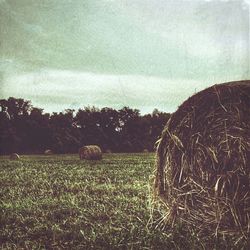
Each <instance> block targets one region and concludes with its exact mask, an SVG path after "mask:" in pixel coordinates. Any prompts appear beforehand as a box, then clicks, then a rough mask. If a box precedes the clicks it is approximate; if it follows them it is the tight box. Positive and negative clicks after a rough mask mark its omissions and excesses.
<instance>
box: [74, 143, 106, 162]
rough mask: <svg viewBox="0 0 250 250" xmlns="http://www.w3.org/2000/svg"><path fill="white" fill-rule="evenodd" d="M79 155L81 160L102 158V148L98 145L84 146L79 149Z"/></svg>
mask: <svg viewBox="0 0 250 250" xmlns="http://www.w3.org/2000/svg"><path fill="white" fill-rule="evenodd" d="M79 157H80V159H81V160H82V159H86V160H101V159H102V150H101V148H100V147H99V146H97V145H89V146H84V147H81V148H80V149H79Z"/></svg>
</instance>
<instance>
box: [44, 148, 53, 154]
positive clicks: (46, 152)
mask: <svg viewBox="0 0 250 250" xmlns="http://www.w3.org/2000/svg"><path fill="white" fill-rule="evenodd" d="M44 154H45V155H52V154H53V152H52V150H50V149H47V150H45V151H44Z"/></svg>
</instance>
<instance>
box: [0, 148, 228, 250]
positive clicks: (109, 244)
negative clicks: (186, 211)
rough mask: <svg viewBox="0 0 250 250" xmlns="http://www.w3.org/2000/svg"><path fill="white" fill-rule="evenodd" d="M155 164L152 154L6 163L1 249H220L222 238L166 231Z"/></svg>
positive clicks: (0, 176)
mask: <svg viewBox="0 0 250 250" xmlns="http://www.w3.org/2000/svg"><path fill="white" fill-rule="evenodd" d="M154 162H155V159H154V154H151V153H147V154H105V155H104V158H103V160H102V161H86V160H83V161H80V160H79V159H78V156H77V155H53V156H38V155H36V156H22V157H21V160H19V161H10V160H8V158H7V157H1V158H0V242H1V244H0V246H1V248H2V249H223V248H224V247H225V246H226V245H227V244H228V243H226V241H225V240H221V241H217V242H214V241H211V242H210V243H208V245H207V244H205V243H204V241H203V240H200V238H199V237H197V235H196V234H195V233H194V232H192V231H191V230H188V229H185V228H184V227H181V226H180V225H176V226H175V228H174V229H170V228H168V227H165V228H164V226H163V225H164V224H163V223H162V217H161V216H160V214H158V212H157V211H156V210H155V211H154V212H152V208H153V205H152V199H151V198H150V197H151V195H150V186H151V182H150V181H149V180H150V178H151V177H152V175H153V171H154ZM207 246H209V248H207ZM222 247H223V248H222Z"/></svg>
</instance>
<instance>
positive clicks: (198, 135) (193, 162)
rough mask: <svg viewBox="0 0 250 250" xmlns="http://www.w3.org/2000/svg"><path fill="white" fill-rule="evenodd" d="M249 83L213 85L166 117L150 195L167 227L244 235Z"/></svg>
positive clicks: (249, 196)
mask: <svg viewBox="0 0 250 250" xmlns="http://www.w3.org/2000/svg"><path fill="white" fill-rule="evenodd" d="M249 152H250V81H239V82H231V83H224V84H220V85H214V86H212V87H210V88H208V89H205V90H204V91H201V92H199V93H197V94H195V95H194V96H192V97H190V98H189V99H188V100H187V101H185V102H184V103H183V104H182V105H181V106H180V107H179V108H178V110H177V111H176V112H175V113H173V114H172V115H171V118H170V120H169V121H168V123H167V125H166V127H165V129H164V131H163V133H162V138H161V141H160V143H159V146H158V148H157V169H156V178H155V194H156V195H157V197H160V201H161V202H163V203H162V204H163V205H164V206H165V208H166V207H167V210H165V214H164V215H165V217H166V219H167V221H168V222H169V223H172V225H173V223H174V222H175V221H176V220H179V221H181V222H184V223H188V224H189V225H192V226H194V227H195V228H196V229H198V230H200V232H210V233H211V234H215V235H218V234H223V235H229V234H230V235H236V234H237V233H238V232H240V234H241V236H243V238H244V237H245V238H246V237H247V235H249V231H250V220H249V218H250V210H249V208H250V206H249V205H250V180H249V179H250V165H249V164H250V153H249Z"/></svg>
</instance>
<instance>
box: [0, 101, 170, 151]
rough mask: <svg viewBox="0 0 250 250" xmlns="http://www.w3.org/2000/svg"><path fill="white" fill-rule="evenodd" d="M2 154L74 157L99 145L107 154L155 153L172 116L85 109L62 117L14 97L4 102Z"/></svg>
mask: <svg viewBox="0 0 250 250" xmlns="http://www.w3.org/2000/svg"><path fill="white" fill-rule="evenodd" d="M0 106H1V109H2V110H1V112H0V131H1V132H0V153H1V154H8V153H11V152H18V153H42V152H44V150H46V149H52V150H53V151H54V152H55V153H74V152H77V150H78V148H79V147H81V146H83V145H88V144H97V145H99V146H100V147H101V148H102V149H103V150H104V151H105V150H111V151H113V152H140V151H143V150H144V149H147V150H149V151H152V150H153V148H154V144H155V142H156V140H157V139H158V137H159V136H160V135H161V131H162V129H163V127H164V125H165V124H166V122H167V120H168V118H169V116H170V115H169V114H168V113H163V112H159V111H158V110H157V109H155V110H154V111H153V113H152V114H147V115H140V111H139V110H137V109H131V108H129V107H124V108H122V109H120V110H115V109H112V108H102V109H98V108H96V107H85V108H83V109H79V110H78V111H76V112H75V110H72V109H67V110H65V111H64V112H59V113H52V114H48V113H44V112H43V110H42V109H40V108H36V107H33V106H32V104H31V102H30V101H26V100H23V99H16V98H13V97H10V98H9V99H8V100H6V99H2V100H0Z"/></svg>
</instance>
